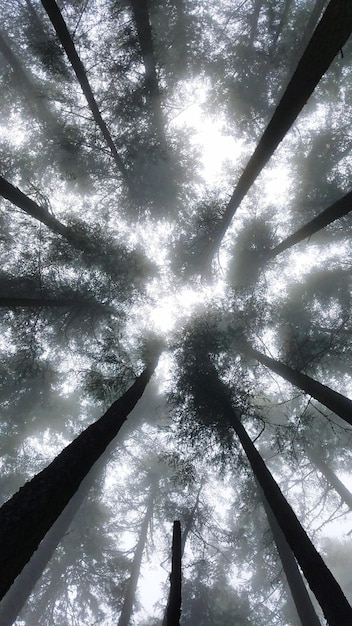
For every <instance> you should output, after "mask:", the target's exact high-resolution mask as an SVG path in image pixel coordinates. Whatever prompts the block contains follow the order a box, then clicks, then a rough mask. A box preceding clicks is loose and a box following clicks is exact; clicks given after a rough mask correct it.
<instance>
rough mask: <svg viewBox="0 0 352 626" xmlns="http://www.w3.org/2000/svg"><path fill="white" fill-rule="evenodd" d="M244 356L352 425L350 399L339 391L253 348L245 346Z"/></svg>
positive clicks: (351, 403)
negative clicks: (263, 366) (255, 361)
mask: <svg viewBox="0 0 352 626" xmlns="http://www.w3.org/2000/svg"><path fill="white" fill-rule="evenodd" d="M245 354H246V356H249V357H250V358H253V359H256V360H257V361H259V363H262V365H265V366H266V367H268V368H269V369H270V370H271V371H272V372H275V374H279V376H281V377H282V378H284V379H285V380H287V381H288V382H290V383H291V384H292V385H295V386H296V387H298V388H299V389H301V390H302V391H305V393H308V394H309V395H310V396H312V398H315V399H316V400H318V402H320V403H321V404H323V405H324V406H326V407H327V408H328V409H330V410H331V411H333V412H334V413H336V415H339V417H341V418H342V419H343V420H345V422H347V423H348V424H350V425H352V401H351V400H350V399H349V398H346V396H343V395H342V394H341V393H338V392H337V391H334V390H333V389H330V387H327V386H326V385H322V383H319V382H318V381H317V380H314V378H311V377H310V376H307V375H306V374H302V373H301V372H299V371H298V370H295V369H293V368H292V367H289V366H288V365H285V364H284V363H281V361H276V360H275V359H272V358H271V357H269V356H266V355H265V354H263V353H262V352H259V351H258V350H255V349H254V348H251V347H249V346H248V347H247V348H246V350H245Z"/></svg>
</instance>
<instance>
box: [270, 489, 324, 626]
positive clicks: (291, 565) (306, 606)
mask: <svg viewBox="0 0 352 626" xmlns="http://www.w3.org/2000/svg"><path fill="white" fill-rule="evenodd" d="M260 495H261V498H262V501H263V505H264V509H265V513H266V515H267V518H268V522H269V526H270V530H271V533H272V535H273V539H274V542H275V545H276V547H277V551H278V553H279V557H280V560H281V563H282V567H283V570H284V573H285V576H286V579H287V583H288V586H289V589H290V592H291V595H292V598H293V602H294V605H295V607H296V611H297V613H298V616H299V619H300V621H301V624H302V626H308V625H309V626H321V624H320V619H319V618H318V616H317V614H316V612H315V609H314V606H313V604H312V601H311V599H310V596H309V593H308V591H307V589H306V586H305V584H304V581H303V578H302V575H301V572H300V571H299V568H298V565H297V563H296V559H295V557H294V556H293V552H292V550H291V548H290V547H289V545H288V543H287V541H286V539H285V536H284V534H283V532H282V530H281V528H280V526H279V524H278V523H277V521H276V518H275V515H274V514H273V512H272V510H271V508H270V506H269V503H268V501H267V499H266V497H265V496H264V494H263V491H262V490H261V489H260Z"/></svg>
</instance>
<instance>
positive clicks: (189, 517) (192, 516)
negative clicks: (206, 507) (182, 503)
mask: <svg viewBox="0 0 352 626" xmlns="http://www.w3.org/2000/svg"><path fill="white" fill-rule="evenodd" d="M202 489H203V481H202V482H201V484H200V487H199V489H198V492H197V497H196V501H195V503H194V505H193V508H192V511H190V513H189V514H188V515H187V517H186V523H185V527H184V531H183V533H182V543H181V558H182V557H183V553H184V551H185V546H186V541H187V537H188V535H189V533H190V531H191V529H192V526H193V524H194V520H195V516H196V513H197V510H198V506H199V498H200V494H201V491H202Z"/></svg>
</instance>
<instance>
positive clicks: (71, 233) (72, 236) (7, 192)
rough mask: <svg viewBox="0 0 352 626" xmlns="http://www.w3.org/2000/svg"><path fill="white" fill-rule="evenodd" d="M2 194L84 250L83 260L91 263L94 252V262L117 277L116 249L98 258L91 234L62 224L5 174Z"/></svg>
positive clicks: (77, 247)
mask: <svg viewBox="0 0 352 626" xmlns="http://www.w3.org/2000/svg"><path fill="white" fill-rule="evenodd" d="M0 195H1V196H2V197H3V198H5V199H6V200H9V201H10V202H12V204H14V205H15V206H17V207H18V208H20V209H22V211H24V212H25V213H27V215H30V216H31V217H34V219H36V220H38V222H41V223H42V224H45V226H47V227H48V228H49V230H51V231H52V232H53V233H55V234H57V235H60V236H61V237H63V238H64V239H66V241H68V243H69V244H70V245H71V246H72V247H73V248H75V249H76V250H79V251H80V252H83V260H84V261H85V262H86V263H87V265H91V263H92V260H91V255H92V254H93V255H94V256H95V259H94V263H95V264H96V265H98V266H99V267H100V268H101V269H102V270H103V271H104V272H106V273H107V274H110V275H113V276H114V278H115V279H116V274H117V272H116V270H117V269H118V268H117V267H116V265H115V264H111V261H110V258H109V254H110V255H111V254H113V253H114V250H111V249H110V251H109V250H107V254H106V255H100V256H99V258H97V256H96V243H95V241H94V240H93V239H90V238H89V235H85V234H84V232H83V233H82V232H76V231H75V229H74V228H70V227H68V226H65V225H64V224H62V222H60V221H59V220H58V219H56V217H54V215H52V214H51V213H49V211H48V210H47V209H46V208H45V207H43V206H40V205H39V204H37V203H36V202H35V201H34V200H32V199H31V198H29V197H28V196H26V194H24V193H23V192H22V191H21V190H20V189H18V187H15V186H14V185H12V184H11V183H9V182H8V181H7V180H6V179H5V178H3V176H0Z"/></svg>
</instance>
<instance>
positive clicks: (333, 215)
mask: <svg viewBox="0 0 352 626" xmlns="http://www.w3.org/2000/svg"><path fill="white" fill-rule="evenodd" d="M351 210H352V191H350V192H349V193H347V194H346V195H345V196H343V198H340V199H339V200H337V201H336V202H334V203H333V204H331V205H330V206H329V207H328V208H327V209H325V211H322V213H320V215H317V217H314V218H313V219H312V220H311V221H310V222H308V223H307V224H306V225H305V226H302V228H299V229H298V230H296V232H295V233H293V234H292V235H290V236H289V237H287V238H286V239H284V241H281V243H279V244H278V245H277V246H275V248H273V249H272V250H270V251H269V252H268V253H267V256H266V258H265V260H266V261H267V260H270V259H274V258H275V257H276V256H278V255H279V254H281V252H283V251H284V250H287V249H288V248H291V247H292V246H294V245H296V243H299V242H300V241H304V239H307V237H311V236H312V235H314V234H315V233H317V232H318V231H319V230H321V229H322V228H325V227H326V226H328V225H329V224H332V223H333V222H335V220H338V219H340V217H343V216H344V215H347V214H348V213H349V212H350V211H351Z"/></svg>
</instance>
